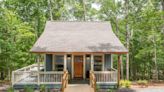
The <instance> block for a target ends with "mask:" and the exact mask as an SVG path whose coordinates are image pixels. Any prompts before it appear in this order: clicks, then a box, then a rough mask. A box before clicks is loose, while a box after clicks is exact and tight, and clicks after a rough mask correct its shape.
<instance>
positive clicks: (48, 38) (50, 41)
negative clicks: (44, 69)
mask: <svg viewBox="0 0 164 92" xmlns="http://www.w3.org/2000/svg"><path fill="white" fill-rule="evenodd" d="M30 51H31V52H34V53H54V52H70V53H71V52H107V53H127V52H128V51H127V49H126V48H125V47H124V46H123V44H122V43H121V42H120V40H119V39H118V38H117V37H116V35H115V34H114V33H113V31H112V28H111V25H110V23H109V22H54V21H47V23H46V26H45V29H44V32H43V33H42V35H41V36H40V38H39V39H38V40H37V41H36V43H35V44H34V46H33V47H32V49H31V50H30Z"/></svg>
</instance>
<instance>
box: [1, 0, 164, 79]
mask: <svg viewBox="0 0 164 92" xmlns="http://www.w3.org/2000/svg"><path fill="white" fill-rule="evenodd" d="M50 1H51V2H50V5H51V11H52V17H53V19H54V20H61V21H82V20H84V17H85V19H86V21H110V23H111V25H112V29H113V30H114V32H115V33H116V35H117V36H118V37H119V39H120V40H121V41H122V43H123V44H124V45H125V46H126V44H127V42H128V41H127V38H129V42H128V43H129V55H130V58H129V59H130V78H131V79H132V80H138V79H147V80H149V79H152V75H153V72H152V71H154V70H155V71H156V72H157V73H159V74H158V75H159V79H164V77H163V73H164V67H163V66H164V63H163V62H164V20H163V18H164V9H162V10H161V7H162V5H161V3H162V0H129V2H125V1H127V0H125V1H122V0H117V1H116V0H84V1H85V2H82V1H81V0H68V1H67V0H50ZM93 4H94V5H96V6H100V7H99V9H98V8H95V7H93ZM50 5H49V4H48V2H47V0H0V72H1V73H3V76H1V77H2V78H1V79H4V78H8V79H10V77H11V76H9V74H8V72H11V70H15V69H18V68H20V67H24V66H26V65H29V64H31V63H34V61H35V55H33V54H31V53H29V50H30V48H31V47H32V45H33V44H34V42H35V41H36V40H37V39H38V38H39V36H40V35H41V33H42V32H43V30H44V27H45V23H46V21H47V20H49V19H50V13H49V12H50V8H49V6H50ZM84 5H85V9H84ZM84 13H85V14H84ZM84 15H85V16H84ZM127 34H128V35H127ZM125 59H126V58H125V56H123V61H125ZM114 60H115V59H114ZM114 63H116V62H114ZM123 63H124V64H123V65H124V67H125V62H123ZM155 67H157V68H155ZM124 69H125V68H124ZM124 71H125V70H124Z"/></svg>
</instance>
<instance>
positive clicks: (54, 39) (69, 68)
mask: <svg viewBox="0 0 164 92" xmlns="http://www.w3.org/2000/svg"><path fill="white" fill-rule="evenodd" d="M30 52H31V53H35V54H36V55H37V56H38V58H37V63H36V64H33V65H30V66H27V67H23V68H21V69H18V70H15V71H13V73H12V85H13V87H14V88H15V89H21V88H23V87H25V86H31V87H34V88H36V89H37V88H39V87H41V86H42V85H45V86H46V87H47V88H49V89H53V88H56V89H57V88H58V89H60V90H61V91H63V92H64V88H65V87H66V85H67V84H69V83H71V82H75V83H76V82H77V83H79V81H88V82H89V83H90V84H91V85H92V87H95V85H98V86H100V87H102V88H103V87H104V88H106V86H109V85H113V86H117V85H118V83H119V80H120V55H121V54H126V53H128V50H127V49H126V48H125V47H124V45H123V44H122V43H121V42H120V40H119V39H118V38H117V36H116V35H115V34H114V33H113V31H112V27H111V24H110V23H109V22H64V21H62V22H56V21H47V22H46V25H45V29H44V32H43V33H42V35H41V36H40V37H39V39H38V40H37V41H36V42H35V44H34V45H33V47H32V48H31V50H30ZM114 54H116V55H118V69H114V68H113V62H115V61H113V55H114ZM40 57H42V58H40ZM43 57H44V58H43ZM74 80H76V81H74ZM86 83H87V82H86Z"/></svg>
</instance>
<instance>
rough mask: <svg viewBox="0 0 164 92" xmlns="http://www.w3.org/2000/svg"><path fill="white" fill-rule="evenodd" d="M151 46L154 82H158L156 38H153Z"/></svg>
mask: <svg viewBox="0 0 164 92" xmlns="http://www.w3.org/2000/svg"><path fill="white" fill-rule="evenodd" d="M153 44H154V70H155V72H154V80H155V81H158V69H157V68H158V66H157V49H156V48H157V47H156V46H157V45H156V38H155V36H154V37H153Z"/></svg>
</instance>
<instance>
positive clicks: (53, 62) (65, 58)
mask: <svg viewBox="0 0 164 92" xmlns="http://www.w3.org/2000/svg"><path fill="white" fill-rule="evenodd" d="M55 55H63V58H64V62H63V65H64V69H63V71H64V70H66V69H67V54H52V56H53V57H52V71H55Z"/></svg>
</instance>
